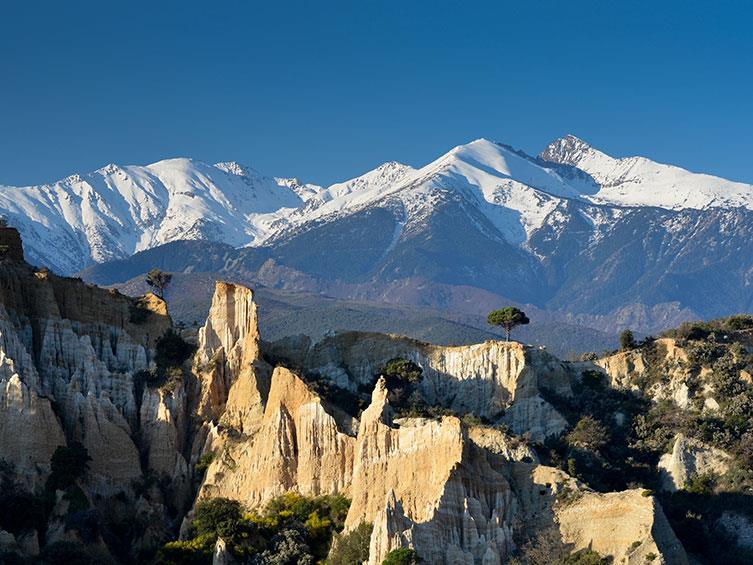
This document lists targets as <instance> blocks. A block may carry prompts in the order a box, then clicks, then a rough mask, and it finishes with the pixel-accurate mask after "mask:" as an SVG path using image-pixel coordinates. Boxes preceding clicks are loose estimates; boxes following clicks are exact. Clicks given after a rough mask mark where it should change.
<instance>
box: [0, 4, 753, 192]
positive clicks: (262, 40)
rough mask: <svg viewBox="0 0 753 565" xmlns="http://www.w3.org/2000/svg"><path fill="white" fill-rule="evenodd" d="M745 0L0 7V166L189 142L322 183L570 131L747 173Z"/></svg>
mask: <svg viewBox="0 0 753 565" xmlns="http://www.w3.org/2000/svg"><path fill="white" fill-rule="evenodd" d="M752 20H753V4H751V3H749V2H743V1H740V2H703V3H701V2H692V1H684V2H669V1H664V2H641V1H631V2H604V1H576V0H573V1H569V2H565V1H551V2H549V1H538V2H536V1H529V2H526V1H524V0H518V1H516V2H503V1H498V2H471V1H465V2H448V1H441V0H437V1H431V2H428V1H427V2H407V1H405V0H403V1H399V2H398V1H396V2H392V1H381V2H378V1H368V0H352V1H347V2H346V1H343V2H326V1H324V0H322V1H320V2H285V1H275V2H240V1H238V2H229V1H228V2H221V1H213V2H208V1H207V2H188V1H181V2H178V1H171V0H160V1H156V2H155V1H151V2H139V1H129V2H101V1H99V2H85V1H75V0H72V1H70V2H59V1H52V0H50V1H48V2H39V1H34V0H24V1H14V0H4V1H3V2H2V4H0V183H3V184H32V183H41V182H46V181H51V180H55V179H57V178H60V177H63V176H65V175H68V174H71V173H73V172H85V171H89V170H92V169H95V168H98V167H100V166H102V165H104V164H106V163H108V162H117V163H119V164H133V163H142V164H145V163H149V162H154V161H157V160H160V159H163V158H168V157H175V156H190V157H194V158H197V159H201V160H204V161H209V162H216V161H220V160H237V161H240V162H243V163H245V164H249V165H252V166H254V167H256V168H257V169H259V170H260V171H262V172H265V173H269V174H274V175H281V176H282V175H284V176H298V177H299V178H301V179H302V180H306V181H310V182H317V183H322V184H327V183H330V182H334V181H337V180H344V179H345V178H348V177H352V176H355V175H358V174H360V173H362V172H364V171H366V170H368V169H370V168H372V167H374V166H376V165H378V164H380V163H381V162H383V161H386V160H393V159H394V160H399V161H403V162H406V163H409V164H413V165H421V164H424V163H426V162H428V161H430V160H432V159H433V158H435V157H437V156H438V155H439V154H441V153H443V152H444V151H446V150H448V149H449V148H451V147H452V146H454V145H457V144H459V143H464V142H467V141H470V140H472V139H475V138H478V137H488V138H491V139H495V140H499V141H504V142H506V143H510V144H512V145H514V146H516V147H519V148H522V149H524V150H526V151H528V152H533V153H535V152H538V151H539V150H541V149H542V148H543V147H544V146H545V145H546V143H548V141H550V140H551V139H553V138H555V137H558V136H561V135H564V134H566V133H574V134H576V135H578V136H579V137H582V138H583V139H586V140H587V141H589V142H590V143H591V144H592V145H594V146H596V147H599V148H601V149H602V150H604V151H606V152H608V153H610V154H613V155H616V156H625V155H633V154H643V155H646V156H648V157H651V158H654V159H657V160H660V161H664V162H671V163H676V164H679V165H682V166H685V167H687V168H690V169H692V170H697V171H704V172H710V173H714V174H718V175H721V176H726V177H728V178H733V179H737V180H745V181H749V182H753V167H752V166H751V162H752V161H751V154H753V33H751V32H750V26H751V21H752Z"/></svg>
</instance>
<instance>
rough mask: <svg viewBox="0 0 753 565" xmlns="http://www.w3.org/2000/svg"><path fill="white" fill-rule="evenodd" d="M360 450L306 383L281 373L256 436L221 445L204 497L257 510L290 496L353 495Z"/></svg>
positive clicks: (277, 371)
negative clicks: (356, 454) (233, 501)
mask: <svg viewBox="0 0 753 565" xmlns="http://www.w3.org/2000/svg"><path fill="white" fill-rule="evenodd" d="M239 385H242V386H243V388H244V390H245V389H247V388H248V387H247V386H246V385H245V384H244V383H242V382H239V381H237V382H236V384H235V385H234V387H235V386H239ZM232 392H233V390H232V389H231V394H232ZM354 444H355V440H354V438H352V437H350V436H348V435H346V434H345V433H342V432H341V431H340V429H339V427H338V424H337V422H336V420H335V418H334V417H333V416H332V415H330V414H329V413H328V412H327V411H326V410H325V408H324V407H323V406H322V402H321V399H320V398H319V397H318V396H317V395H315V394H314V393H313V392H311V390H309V388H308V387H307V386H306V384H305V383H304V382H303V381H302V380H301V379H300V377H298V376H296V375H295V374H293V373H291V372H290V371H288V370H287V369H284V368H282V367H278V368H276V369H275V370H274V373H273V374H272V379H271V388H270V390H269V396H268V398H267V401H266V405H265V407H264V412H263V415H262V417H261V421H260V422H259V424H258V425H257V426H255V427H254V431H253V432H252V434H251V435H245V434H241V433H238V432H237V431H235V432H234V433H231V434H228V435H226V436H225V437H224V438H223V440H222V441H220V442H215V446H218V450H219V454H218V455H217V456H216V458H215V459H214V461H213V462H212V464H211V465H210V467H209V469H208V471H207V475H206V478H205V480H204V483H203V485H202V488H201V492H200V497H215V496H224V497H227V498H234V499H238V500H241V501H242V502H243V503H245V504H247V505H248V506H250V507H255V506H258V505H260V504H263V503H264V502H266V501H267V500H269V499H271V498H273V497H274V496H277V495H279V494H282V493H285V492H287V491H289V490H297V491H299V492H301V493H302V494H305V495H310V496H316V495H319V494H326V493H334V492H342V491H347V490H348V488H349V485H350V480H351V476H352V469H353V448H354Z"/></svg>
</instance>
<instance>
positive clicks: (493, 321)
mask: <svg viewBox="0 0 753 565" xmlns="http://www.w3.org/2000/svg"><path fill="white" fill-rule="evenodd" d="M486 321H487V322H488V323H489V324H490V325H492V326H500V327H502V328H504V329H505V335H506V336H507V341H510V333H512V330H513V329H514V328H516V327H518V326H525V325H526V324H528V323H529V322H530V321H531V320H529V319H528V316H526V314H525V312H523V311H522V310H519V309H518V308H515V307H513V306H507V307H506V308H502V309H501V310H492V311H491V312H489V315H488V316H487V317H486Z"/></svg>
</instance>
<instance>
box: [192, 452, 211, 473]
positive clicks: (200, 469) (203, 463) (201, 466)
mask: <svg viewBox="0 0 753 565" xmlns="http://www.w3.org/2000/svg"><path fill="white" fill-rule="evenodd" d="M213 460H214V453H212V452H211V451H208V452H207V453H204V454H203V455H202V456H201V457H199V460H198V461H197V462H196V466H195V467H194V469H195V470H196V474H197V475H203V474H204V473H206V472H207V469H209V465H211V464H212V461H213Z"/></svg>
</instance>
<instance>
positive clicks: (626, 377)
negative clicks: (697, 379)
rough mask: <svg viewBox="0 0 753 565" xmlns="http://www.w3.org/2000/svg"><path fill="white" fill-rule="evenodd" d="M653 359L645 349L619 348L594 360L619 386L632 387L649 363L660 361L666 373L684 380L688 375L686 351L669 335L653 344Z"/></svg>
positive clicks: (614, 383)
mask: <svg viewBox="0 0 753 565" xmlns="http://www.w3.org/2000/svg"><path fill="white" fill-rule="evenodd" d="M652 348H653V351H654V354H653V356H652V357H653V358H652V359H649V358H648V354H647V350H646V349H645V348H639V349H631V350H629V351H621V352H619V353H615V354H614V355H610V356H608V357H604V358H602V359H599V360H598V361H596V364H597V365H598V366H600V367H601V368H602V369H604V371H605V372H606V374H607V375H608V376H609V379H610V381H611V384H612V386H614V387H619V388H632V387H635V382H636V380H637V379H638V378H640V377H643V376H644V375H645V374H646V373H647V372H648V370H649V367H650V366H651V364H652V363H654V364H656V363H657V362H658V363H661V364H662V365H663V367H664V369H665V372H666V373H667V375H668V376H670V377H672V378H673V379H675V380H684V379H685V378H686V377H687V376H688V374H689V371H688V360H689V358H688V352H687V350H686V349H685V348H684V347H682V346H681V345H680V343H679V342H678V341H677V340H675V339H672V338H660V339H657V340H655V341H654V343H653V346H652Z"/></svg>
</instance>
